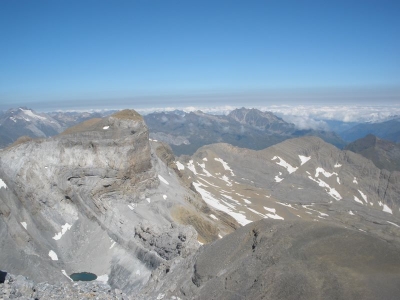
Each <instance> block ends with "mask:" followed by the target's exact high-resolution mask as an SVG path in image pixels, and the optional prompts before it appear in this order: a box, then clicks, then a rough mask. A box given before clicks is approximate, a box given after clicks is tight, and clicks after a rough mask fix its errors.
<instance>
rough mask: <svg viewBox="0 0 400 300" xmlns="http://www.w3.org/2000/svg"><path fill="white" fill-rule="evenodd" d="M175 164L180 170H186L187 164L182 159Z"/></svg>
mask: <svg viewBox="0 0 400 300" xmlns="http://www.w3.org/2000/svg"><path fill="white" fill-rule="evenodd" d="M175 164H176V166H177V167H178V170H179V171H182V170H185V166H184V165H183V164H182V163H181V162H180V161H177V162H176V163H175Z"/></svg>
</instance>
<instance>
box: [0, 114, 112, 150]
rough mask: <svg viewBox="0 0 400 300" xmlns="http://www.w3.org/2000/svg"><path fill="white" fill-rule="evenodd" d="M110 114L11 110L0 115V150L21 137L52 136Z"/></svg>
mask: <svg viewBox="0 0 400 300" xmlns="http://www.w3.org/2000/svg"><path fill="white" fill-rule="evenodd" d="M111 112H112V111H110V112H106V113H97V112H93V113H91V112H52V113H38V112H35V111H34V110H32V109H30V108H27V107H19V108H12V109H9V110H8V111H6V112H3V113H2V114H0V148H4V147H6V146H8V145H10V144H12V143H14V142H15V141H17V140H18V139H19V138H20V137H23V136H27V137H30V138H46V137H50V136H54V135H57V134H59V133H61V132H62V131H64V130H65V129H67V128H68V127H71V126H73V125H76V124H78V123H81V122H83V121H85V120H88V119H92V118H101V117H103V116H105V115H107V114H111Z"/></svg>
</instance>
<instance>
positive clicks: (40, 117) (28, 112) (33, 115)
mask: <svg viewBox="0 0 400 300" xmlns="http://www.w3.org/2000/svg"><path fill="white" fill-rule="evenodd" d="M20 110H21V111H22V112H23V113H24V114H25V115H27V116H29V117H31V118H35V119H40V120H47V119H46V118H45V117H42V116H38V115H36V114H34V113H33V112H32V111H31V110H28V109H22V108H20Z"/></svg>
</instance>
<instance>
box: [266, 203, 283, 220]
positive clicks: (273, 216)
mask: <svg viewBox="0 0 400 300" xmlns="http://www.w3.org/2000/svg"><path fill="white" fill-rule="evenodd" d="M264 209H265V210H267V211H269V212H270V213H267V217H268V218H271V219H275V220H284V218H283V217H281V216H280V215H278V214H276V209H275V208H269V207H266V206H264Z"/></svg>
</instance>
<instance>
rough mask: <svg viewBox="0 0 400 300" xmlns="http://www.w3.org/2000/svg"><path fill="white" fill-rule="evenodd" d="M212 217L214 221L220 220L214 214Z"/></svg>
mask: <svg viewBox="0 0 400 300" xmlns="http://www.w3.org/2000/svg"><path fill="white" fill-rule="evenodd" d="M210 217H211V218H213V219H214V220H218V218H217V217H216V216H215V215H213V214H210Z"/></svg>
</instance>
